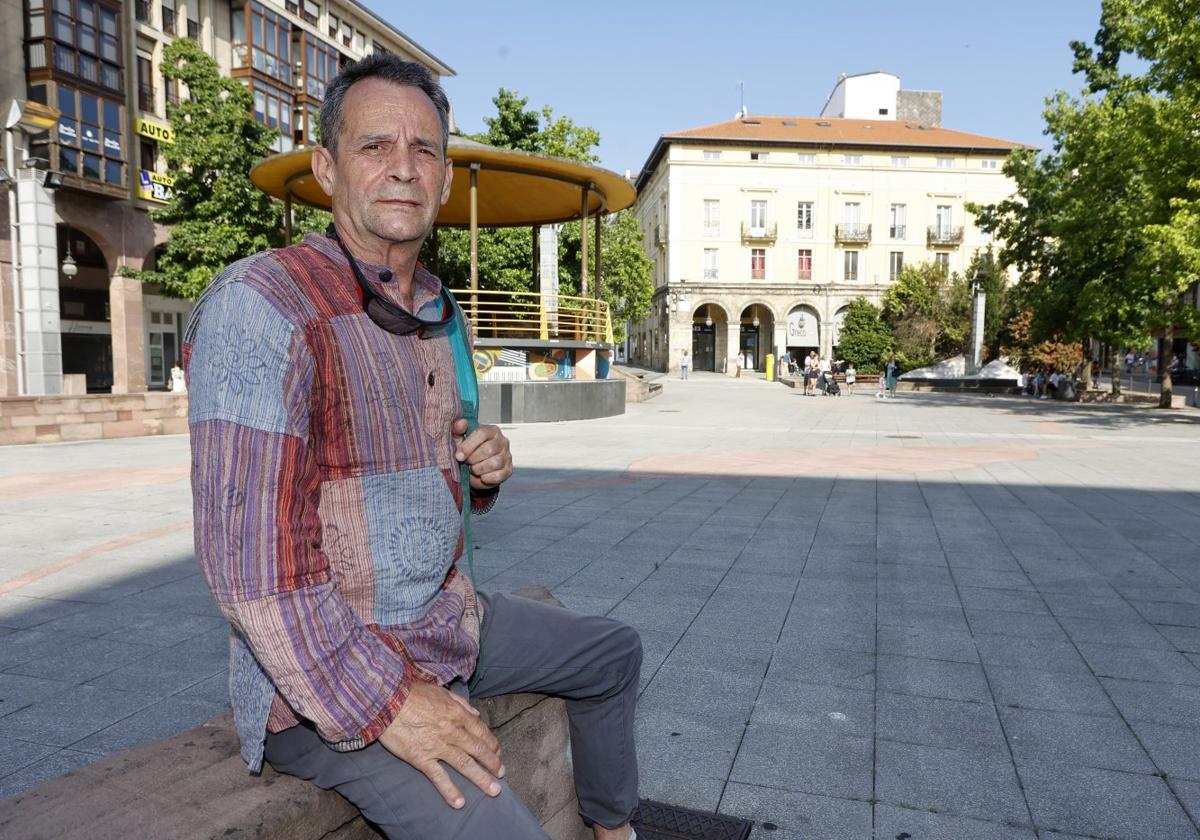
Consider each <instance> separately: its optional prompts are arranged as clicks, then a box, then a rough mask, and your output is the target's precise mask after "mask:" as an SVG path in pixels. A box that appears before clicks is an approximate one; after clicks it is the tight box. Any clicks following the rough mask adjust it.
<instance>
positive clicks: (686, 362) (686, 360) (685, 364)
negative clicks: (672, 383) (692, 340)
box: [679, 350, 692, 379]
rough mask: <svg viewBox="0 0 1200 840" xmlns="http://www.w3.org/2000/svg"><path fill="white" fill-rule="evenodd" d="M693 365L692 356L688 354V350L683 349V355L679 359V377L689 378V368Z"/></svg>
mask: <svg viewBox="0 0 1200 840" xmlns="http://www.w3.org/2000/svg"><path fill="white" fill-rule="evenodd" d="M691 366H692V357H691V356H689V355H688V351H687V350H684V351H683V356H681V357H680V359H679V378H680V379H687V375H688V368H689V367H691Z"/></svg>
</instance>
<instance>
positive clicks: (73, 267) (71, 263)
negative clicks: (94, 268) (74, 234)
mask: <svg viewBox="0 0 1200 840" xmlns="http://www.w3.org/2000/svg"><path fill="white" fill-rule="evenodd" d="M62 273H63V277H66V278H67V279H68V280H70V279H71V278H72V277H74V276H75V275H76V274H78V273H79V266H78V265H77V264H76V262H75V256H74V255H73V254H72V253H71V228H70V226H69V225H68V226H67V255H66V256H65V257H63V261H62Z"/></svg>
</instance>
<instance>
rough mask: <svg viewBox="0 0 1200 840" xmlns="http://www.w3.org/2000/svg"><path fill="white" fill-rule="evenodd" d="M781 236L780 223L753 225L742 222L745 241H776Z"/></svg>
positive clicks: (743, 239)
mask: <svg viewBox="0 0 1200 840" xmlns="http://www.w3.org/2000/svg"><path fill="white" fill-rule="evenodd" d="M778 237H779V224H778V223H777V222H772V223H771V224H769V225H768V224H762V225H752V224H747V223H746V222H742V241H743V242H774V241H775V240H776V239H777V238H778Z"/></svg>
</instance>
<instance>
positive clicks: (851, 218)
mask: <svg viewBox="0 0 1200 840" xmlns="http://www.w3.org/2000/svg"><path fill="white" fill-rule="evenodd" d="M861 220H862V203H861V202H858V201H847V202H845V203H844V204H843V205H842V221H843V222H845V223H846V225H847V226H849V227H852V228H855V227H857V226H858V224H859V222H860V221H861Z"/></svg>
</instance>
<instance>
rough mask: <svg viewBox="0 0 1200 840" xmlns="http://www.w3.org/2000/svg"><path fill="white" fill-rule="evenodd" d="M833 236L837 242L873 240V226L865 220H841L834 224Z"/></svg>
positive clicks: (859, 242) (857, 242) (855, 242)
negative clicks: (864, 221) (865, 222)
mask: <svg viewBox="0 0 1200 840" xmlns="http://www.w3.org/2000/svg"><path fill="white" fill-rule="evenodd" d="M833 238H834V241H835V242H838V243H843V242H848V243H853V244H856V245H858V244H862V243H865V242H870V241H871V226H870V225H868V224H864V223H863V222H841V223H839V224H837V225H834V230H833Z"/></svg>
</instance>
